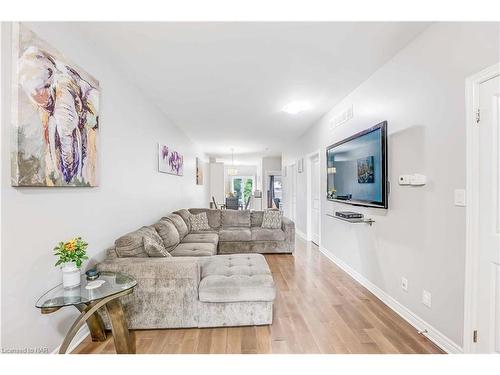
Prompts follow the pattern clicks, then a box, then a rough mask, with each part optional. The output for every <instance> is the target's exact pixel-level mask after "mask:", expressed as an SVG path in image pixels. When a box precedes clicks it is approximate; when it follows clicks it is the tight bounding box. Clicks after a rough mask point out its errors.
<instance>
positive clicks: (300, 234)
mask: <svg viewBox="0 0 500 375" xmlns="http://www.w3.org/2000/svg"><path fill="white" fill-rule="evenodd" d="M295 234H296V235H297V236H299V237H300V238H302V239H303V240H304V241H307V236H306V235H305V234H304V233H303V232H301V231H300V230H298V229H297V228H295Z"/></svg>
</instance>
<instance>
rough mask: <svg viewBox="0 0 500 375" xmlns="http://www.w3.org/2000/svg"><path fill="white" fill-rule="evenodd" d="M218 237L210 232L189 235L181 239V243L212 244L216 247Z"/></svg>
mask: <svg viewBox="0 0 500 375" xmlns="http://www.w3.org/2000/svg"><path fill="white" fill-rule="evenodd" d="M218 242H219V235H218V234H217V233H212V232H205V233H204V232H200V233H189V234H188V235H187V236H186V237H184V238H183V239H182V243H213V244H214V245H217V243H218Z"/></svg>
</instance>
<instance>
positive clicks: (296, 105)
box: [283, 101, 311, 115]
mask: <svg viewBox="0 0 500 375" xmlns="http://www.w3.org/2000/svg"><path fill="white" fill-rule="evenodd" d="M308 109H311V105H310V104H309V103H307V102H298V101H295V102H290V103H288V104H287V105H285V106H284V107H283V112H286V113H289V114H291V115H296V114H297V113H300V112H304V111H307V110H308Z"/></svg>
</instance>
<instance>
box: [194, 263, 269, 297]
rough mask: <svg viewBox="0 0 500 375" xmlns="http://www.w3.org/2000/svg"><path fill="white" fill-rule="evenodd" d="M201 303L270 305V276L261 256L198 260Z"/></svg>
mask: <svg viewBox="0 0 500 375" xmlns="http://www.w3.org/2000/svg"><path fill="white" fill-rule="evenodd" d="M200 271H201V281H200V286H199V298H200V301H202V302H254V301H265V302H268V301H273V300H274V298H275V297H276V288H275V286H274V280H273V276H272V274H271V271H270V270H269V266H268V265H267V262H266V259H265V258H264V256H263V255H261V254H234V255H217V256H213V257H208V258H205V259H201V260H200Z"/></svg>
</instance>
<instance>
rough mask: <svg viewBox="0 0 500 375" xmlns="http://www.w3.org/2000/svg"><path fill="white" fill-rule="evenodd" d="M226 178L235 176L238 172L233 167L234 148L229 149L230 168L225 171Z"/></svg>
mask: <svg viewBox="0 0 500 375" xmlns="http://www.w3.org/2000/svg"><path fill="white" fill-rule="evenodd" d="M227 174H228V176H236V175H237V174H238V170H237V169H236V168H235V167H234V148H232V149H231V168H228V169H227Z"/></svg>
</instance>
